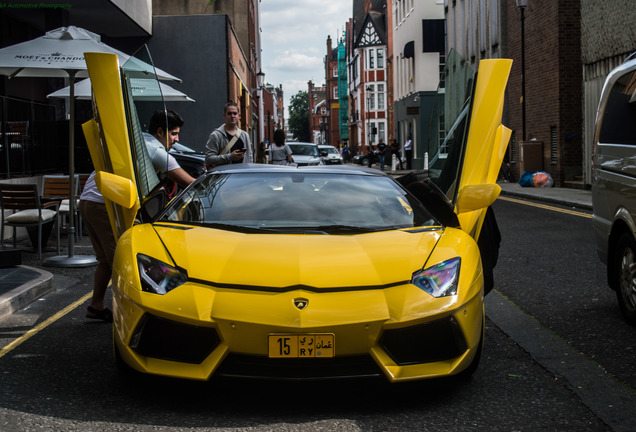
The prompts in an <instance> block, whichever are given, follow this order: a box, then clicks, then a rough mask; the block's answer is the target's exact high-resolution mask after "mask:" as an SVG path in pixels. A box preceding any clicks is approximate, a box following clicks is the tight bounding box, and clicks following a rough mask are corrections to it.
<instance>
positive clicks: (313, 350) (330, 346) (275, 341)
mask: <svg viewBox="0 0 636 432" xmlns="http://www.w3.org/2000/svg"><path fill="white" fill-rule="evenodd" d="M268 338H269V357H270V358H316V357H319V358H322V357H333V356H334V352H335V350H336V346H335V337H334V335H333V334H331V333H309V334H270V335H268Z"/></svg>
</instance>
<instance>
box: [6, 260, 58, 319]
mask: <svg viewBox="0 0 636 432" xmlns="http://www.w3.org/2000/svg"><path fill="white" fill-rule="evenodd" d="M16 268H20V269H25V270H30V271H33V272H35V273H37V274H38V275H37V276H36V277H35V278H34V279H32V280H30V281H28V282H26V283H24V284H22V285H20V286H19V287H17V288H14V289H12V290H11V291H8V292H6V293H4V294H2V295H0V320H2V319H4V318H6V317H7V316H9V315H11V314H12V313H14V312H16V311H18V310H20V309H23V308H25V307H26V306H28V305H29V304H30V303H31V302H33V301H34V300H37V299H38V298H40V297H42V296H43V295H45V294H48V293H49V292H50V291H52V290H53V274H52V273H50V272H48V271H46V270H42V269H39V268H35V267H28V266H25V265H18V266H16Z"/></svg>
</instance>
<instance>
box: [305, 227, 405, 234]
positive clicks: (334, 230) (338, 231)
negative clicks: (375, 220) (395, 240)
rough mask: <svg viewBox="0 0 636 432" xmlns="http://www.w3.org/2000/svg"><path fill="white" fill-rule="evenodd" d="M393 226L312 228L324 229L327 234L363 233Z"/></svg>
mask: <svg viewBox="0 0 636 432" xmlns="http://www.w3.org/2000/svg"><path fill="white" fill-rule="evenodd" d="M390 229H393V227H363V226H354V225H321V226H317V227H311V230H315V231H322V232H324V233H325V234H362V233H369V232H378V231H387V230H390Z"/></svg>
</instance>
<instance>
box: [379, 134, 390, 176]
mask: <svg viewBox="0 0 636 432" xmlns="http://www.w3.org/2000/svg"><path fill="white" fill-rule="evenodd" d="M376 148H377V149H378V159H379V160H380V170H381V171H384V164H385V162H386V160H385V158H386V155H387V154H388V153H389V152H387V145H386V144H385V143H384V141H383V140H382V138H380V142H379V143H378V145H377V146H376Z"/></svg>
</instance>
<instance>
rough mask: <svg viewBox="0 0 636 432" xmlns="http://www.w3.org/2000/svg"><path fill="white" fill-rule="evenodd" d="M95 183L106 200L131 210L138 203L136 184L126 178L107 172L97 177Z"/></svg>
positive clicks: (100, 172) (101, 172) (100, 173)
mask: <svg viewBox="0 0 636 432" xmlns="http://www.w3.org/2000/svg"><path fill="white" fill-rule="evenodd" d="M95 183H96V184H97V186H98V188H99V191H100V192H101V194H102V195H104V198H106V199H108V200H110V201H112V202H114V203H116V204H119V205H120V206H122V207H124V208H127V209H131V208H132V207H133V206H134V205H135V203H136V202H137V199H138V196H137V190H136V189H135V185H134V183H133V182H132V181H131V180H129V179H127V178H125V177H120V176H118V175H115V174H111V173H108V172H105V171H99V172H98V173H97V174H96V175H95Z"/></svg>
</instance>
